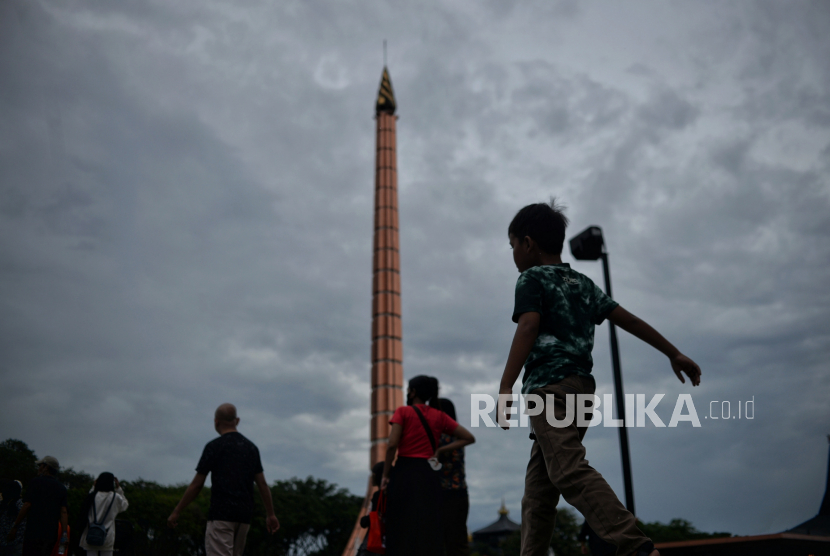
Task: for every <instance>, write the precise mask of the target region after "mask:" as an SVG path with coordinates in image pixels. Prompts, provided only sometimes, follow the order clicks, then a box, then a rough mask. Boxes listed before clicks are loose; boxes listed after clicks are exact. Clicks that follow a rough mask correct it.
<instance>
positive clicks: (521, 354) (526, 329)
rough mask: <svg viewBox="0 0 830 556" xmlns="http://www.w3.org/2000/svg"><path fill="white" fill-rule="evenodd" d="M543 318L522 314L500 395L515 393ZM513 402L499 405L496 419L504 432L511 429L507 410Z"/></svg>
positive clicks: (505, 366)
mask: <svg viewBox="0 0 830 556" xmlns="http://www.w3.org/2000/svg"><path fill="white" fill-rule="evenodd" d="M541 318H542V316H541V315H540V314H539V313H533V312H531V313H522V314H521V315H520V316H519V324H518V325H516V334H514V335H513V344H512V345H511V346H510V354H509V355H508V356H507V363H506V364H505V365H504V373H503V374H502V375H501V384H499V394H500V395H501V394H507V395H510V394H512V393H513V385H514V384H515V383H516V379H517V378H519V375H520V374H521V372H522V367H524V364H525V361H527V356H528V355H530V350H531V349H532V348H533V343H534V342H535V341H536V337H537V336H538V335H539V321H540V320H541ZM511 405H512V402H510V401H508V402H507V404H505V405H502V404H498V406H497V409H496V418H497V422H498V424H499V425H500V426H501V428H503V429H504V430H507V429H509V428H510V425H508V424H507V413H506V412H505V409H506V408H508V407H510V406H511Z"/></svg>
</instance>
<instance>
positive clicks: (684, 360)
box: [669, 353, 701, 386]
mask: <svg viewBox="0 0 830 556" xmlns="http://www.w3.org/2000/svg"><path fill="white" fill-rule="evenodd" d="M669 361H671V368H672V370H674V374H676V375H677V378H679V379H680V382H682V383H683V384H686V379H684V378H683V374H682V373H686V374H687V375H688V376H689V379H690V380H691V381H692V386H698V385H700V375H701V372H700V367H698V366H697V363H695V362H694V361H692V360H691V359H689V358H688V357H686V356H685V355H683V354H682V353H678V354H677V355H675V356H674V357H671V358H670V359H669Z"/></svg>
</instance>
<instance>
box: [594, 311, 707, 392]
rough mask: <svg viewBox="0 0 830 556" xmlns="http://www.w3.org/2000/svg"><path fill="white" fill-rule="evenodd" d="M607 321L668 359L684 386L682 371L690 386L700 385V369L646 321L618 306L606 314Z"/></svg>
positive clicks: (684, 380)
mask: <svg viewBox="0 0 830 556" xmlns="http://www.w3.org/2000/svg"><path fill="white" fill-rule="evenodd" d="M608 320H610V321H611V322H613V323H614V324H616V325H617V326H619V327H620V328H622V329H623V330H625V331H626V332H628V333H629V334H632V335H634V336H636V337H638V338H640V339H641V340H642V341H644V342H645V343H647V344H649V345H650V346H651V347H653V348H654V349H656V350H658V351H660V352H661V353H663V354H664V355H665V356H666V357H668V358H669V361H671V368H672V370H674V374H676V375H677V378H679V379H680V382H682V383H684V384H685V383H686V379H684V378H683V374H682V373H681V371H682V372H683V373H686V374H687V375H688V376H689V379H690V380H691V381H692V386H697V385H699V384H700V374H701V373H700V367H698V366H697V363H695V362H694V361H692V360H691V359H689V358H688V357H686V356H685V355H683V354H682V353H680V350H679V349H677V348H676V347H674V346H673V345H672V343H671V342H669V341H668V340H667V339H665V338H664V337H663V336H662V335H661V334H660V333H659V332H657V331H656V330H655V329H654V328H652V327H651V326H649V324H648V323H647V322H646V321H644V320H642V319H640V318H638V317H636V316H634V315H632V314H631V313H629V312H628V311H626V310H625V309H623V308H622V307H620V306H619V305H618V306H617V307H616V308H614V310H613V311H611V312H610V313H609V314H608Z"/></svg>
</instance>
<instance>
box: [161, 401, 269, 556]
mask: <svg viewBox="0 0 830 556" xmlns="http://www.w3.org/2000/svg"><path fill="white" fill-rule="evenodd" d="M213 425H214V428H215V429H216V432H218V433H219V438H217V439H215V440H212V441H210V442H208V443H207V445H206V446H205V449H204V451H203V452H202V457H201V459H200V460H199V464H198V465H197V466H196V476H195V477H193V481H191V483H190V485H189V486H188V487H187V490H185V492H184V495H183V496H182V499H181V500H180V501H179V503H178V504H177V505H176V507H175V509H174V510H173V512H172V513H171V514H170V517H168V518H167V524H168V525H169V526H170V527H173V528H175V527H176V525H177V524H178V521H179V515H180V514H181V512H182V510H184V509H185V508H186V507H187V506H188V504H190V503H191V502H193V500H195V499H196V497H197V496H198V495H199V492H201V490H202V487H203V486H204V485H205V479H206V478H207V476H208V474H212V475H211V489H210V510H209V511H208V523H207V530H206V531H205V552H206V554H207V556H241V555H242V553H243V552H244V551H245V540H246V538H247V536H248V529H249V528H250V526H251V519H252V518H253V513H254V493H253V485H254V483H256V486H257V488H258V489H259V495H260V496H261V497H262V502H263V504H264V505H265V513H266V519H265V526H266V529H267V530H268V532H269V533H271V534H274V533H275V532H276V531H277V529H279V528H280V522H279V520H278V519H277V516H276V515H274V502H273V500H272V498H271V490H270V489H269V488H268V483H267V482H266V481H265V474H264V473H263V471H262V461H261V460H260V458H259V449H257V447H256V446H255V445H254V443H253V442H251V441H250V440H248V439H247V438H245V437H244V436H242V435H241V434H240V433H239V432H238V431H237V430H236V427H237V426H238V425H239V417H237V416H236V407H234V406H233V405H232V404H229V403H225V404H222V405H220V406H219V407H218V408H217V409H216V413H215V415H214V419H213Z"/></svg>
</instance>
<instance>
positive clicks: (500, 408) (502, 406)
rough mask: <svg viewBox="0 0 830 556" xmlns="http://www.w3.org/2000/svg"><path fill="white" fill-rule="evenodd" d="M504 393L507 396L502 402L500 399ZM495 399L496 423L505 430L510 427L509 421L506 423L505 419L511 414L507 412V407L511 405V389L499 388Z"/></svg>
mask: <svg viewBox="0 0 830 556" xmlns="http://www.w3.org/2000/svg"><path fill="white" fill-rule="evenodd" d="M504 395H507V396H509V397H507V398H505V400H504V403H502V401H501V399H502V396H504ZM496 400H497V401H496V423H498V424H499V426H500V427H501V428H503V429H504V430H507V429H509V428H510V423H508V422H507V420H508V419H510V415H512V414H511V413H508V412H507V408H508V407H512V406H513V389H512V388H500V389H499V396H498V397H497V398H496Z"/></svg>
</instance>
